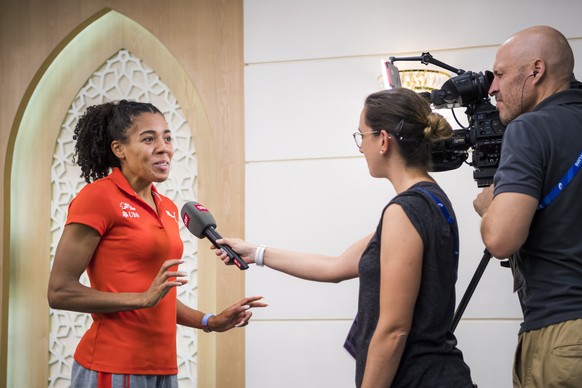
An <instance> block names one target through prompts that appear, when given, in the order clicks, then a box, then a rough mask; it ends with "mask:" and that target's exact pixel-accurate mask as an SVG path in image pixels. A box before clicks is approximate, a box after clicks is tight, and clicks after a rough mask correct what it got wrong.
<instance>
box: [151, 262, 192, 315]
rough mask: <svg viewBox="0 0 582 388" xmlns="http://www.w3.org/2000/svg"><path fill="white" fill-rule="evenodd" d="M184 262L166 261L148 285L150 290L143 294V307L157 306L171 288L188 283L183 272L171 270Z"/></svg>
mask: <svg viewBox="0 0 582 388" xmlns="http://www.w3.org/2000/svg"><path fill="white" fill-rule="evenodd" d="M183 262H184V261H182V260H180V259H172V260H166V261H165V262H164V264H162V267H161V268H160V271H159V272H158V274H157V276H156V278H155V279H154V281H153V282H152V284H151V285H150V288H149V289H148V290H147V291H146V292H145V293H144V307H153V306H155V305H157V304H158V303H159V302H160V300H162V298H163V297H164V296H166V295H167V294H168V292H169V291H170V290H171V289H172V288H173V287H178V286H182V285H184V284H186V283H188V279H186V278H185V276H186V274H185V273H184V272H180V271H177V268H176V269H174V270H171V269H172V267H177V266H178V265H180V264H182V263H183Z"/></svg>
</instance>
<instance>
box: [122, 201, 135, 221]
mask: <svg viewBox="0 0 582 388" xmlns="http://www.w3.org/2000/svg"><path fill="white" fill-rule="evenodd" d="M119 207H120V208H121V215H122V216H123V217H125V218H139V217H140V216H139V213H138V212H137V209H136V208H134V207H133V206H131V205H130V204H129V203H127V202H120V203H119Z"/></svg>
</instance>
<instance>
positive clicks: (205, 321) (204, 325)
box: [202, 313, 214, 333]
mask: <svg viewBox="0 0 582 388" xmlns="http://www.w3.org/2000/svg"><path fill="white" fill-rule="evenodd" d="M213 316H214V314H210V313H208V314H206V315H204V318H202V330H204V332H205V333H210V332H211V331H212V330H211V329H210V327H208V320H209V319H210V317H213Z"/></svg>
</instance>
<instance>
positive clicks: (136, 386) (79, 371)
mask: <svg viewBox="0 0 582 388" xmlns="http://www.w3.org/2000/svg"><path fill="white" fill-rule="evenodd" d="M99 382H101V383H102V384H101V386H100V384H98V383H99ZM101 387H103V388H109V387H111V388H126V387H127V388H129V387H131V388H178V376H177V375H118V374H114V373H99V372H95V371H92V370H89V369H86V368H84V367H82V366H81V365H79V364H78V363H77V361H75V362H74V363H73V372H72V375H71V388H101Z"/></svg>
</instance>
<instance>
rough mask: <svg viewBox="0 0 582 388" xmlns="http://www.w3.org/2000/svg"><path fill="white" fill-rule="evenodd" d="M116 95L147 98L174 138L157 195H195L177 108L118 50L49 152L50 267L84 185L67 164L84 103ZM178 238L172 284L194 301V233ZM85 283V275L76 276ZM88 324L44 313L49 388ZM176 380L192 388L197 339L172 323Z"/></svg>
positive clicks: (66, 377) (66, 372)
mask: <svg viewBox="0 0 582 388" xmlns="http://www.w3.org/2000/svg"><path fill="white" fill-rule="evenodd" d="M120 99H127V100H134V101H142V102H151V103H152V104H154V105H155V106H156V107H157V108H158V109H160V111H161V112H162V113H163V114H164V116H165V118H166V121H167V122H168V125H169V128H170V130H171V131H172V136H173V137H174V158H173V159H172V171H171V174H170V178H169V179H168V180H167V181H166V182H163V183H159V184H156V188H157V189H158V190H159V191H160V193H162V194H164V195H166V196H168V197H169V198H170V199H172V200H173V201H174V202H175V203H176V205H177V206H178V209H181V208H182V205H183V204H184V203H185V202H187V201H191V200H196V198H197V197H198V196H197V191H196V187H197V184H196V183H197V176H198V169H197V162H196V153H195V149H194V142H193V139H192V131H191V128H190V127H189V125H188V123H187V122H186V120H185V118H184V115H183V114H182V111H181V108H180V106H179V105H178V103H177V101H176V99H175V98H174V96H173V95H172V93H171V92H170V90H169V89H168V87H167V86H166V85H165V84H164V83H163V82H162V81H161V80H160V78H159V76H158V75H157V74H156V73H155V72H154V71H153V70H152V69H151V68H149V67H148V66H146V65H145V64H144V63H143V61H142V60H141V59H139V58H137V57H135V56H133V55H131V54H130V53H129V52H128V51H127V50H124V49H122V50H120V51H119V52H118V53H117V54H116V55H114V56H113V57H111V58H110V59H109V60H107V62H106V63H105V64H104V65H103V66H102V67H101V68H100V69H99V70H97V71H96V72H95V73H94V74H93V75H92V76H91V78H90V79H89V80H88V81H87V83H86V84H85V86H84V87H83V88H82V89H81V90H80V91H79V93H78V94H77V96H76V97H75V99H74V101H73V103H72V105H71V107H70V108H69V110H68V113H67V116H66V117H65V119H64V121H63V124H62V127H61V132H60V135H59V137H58V140H57V144H56V147H55V152H54V156H53V163H52V170H51V182H52V200H51V234H52V243H51V267H52V260H53V258H54V254H55V250H56V246H57V243H58V241H59V238H60V236H61V234H62V231H63V227H64V223H65V220H66V215H67V208H68V205H69V202H70V201H71V200H72V199H73V197H74V196H75V195H76V194H77V193H78V192H79V190H80V189H81V188H82V187H83V186H84V185H85V181H84V179H82V178H81V177H80V175H81V169H80V168H79V167H78V166H77V165H75V164H73V161H72V160H73V154H74V145H75V143H74V140H73V131H74V128H75V125H76V123H77V121H78V119H79V117H80V116H81V115H82V114H83V113H84V111H85V109H86V108H87V107H88V106H91V105H95V104H100V103H103V102H107V101H116V100H120ZM180 225H181V226H180V234H181V236H182V240H183V241H184V256H183V259H184V264H182V265H181V266H180V270H181V271H184V272H186V273H187V274H188V277H189V281H190V282H189V283H188V284H186V285H184V286H181V287H178V298H179V299H180V300H181V301H182V302H184V303H185V304H187V305H189V306H192V307H195V306H196V305H197V300H198V298H197V290H198V284H197V283H198V282H197V279H198V275H197V268H198V264H197V249H198V242H197V239H196V237H194V236H193V235H192V234H190V233H189V232H188V230H187V229H186V228H185V227H184V225H182V223H180ZM81 281H82V282H83V284H86V285H89V280H88V278H87V276H86V274H83V277H82V278H81ZM90 324H91V315H90V314H84V313H76V312H70V311H61V310H52V309H51V311H50V326H51V329H50V338H49V353H50V354H49V381H48V386H49V387H68V386H69V383H70V376H71V368H72V364H73V353H74V351H75V348H76V346H77V343H78V342H79V340H80V338H81V336H82V335H83V333H84V332H85V331H86V330H87V329H88V328H89V326H90ZM177 346H178V368H179V372H178V378H179V382H180V387H182V388H183V387H196V384H197V352H198V346H197V339H196V332H195V330H194V329H192V328H186V327H183V326H178V336H177Z"/></svg>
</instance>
